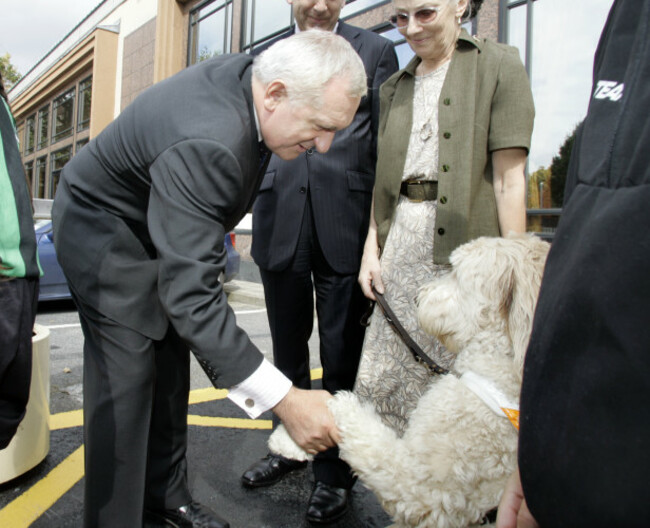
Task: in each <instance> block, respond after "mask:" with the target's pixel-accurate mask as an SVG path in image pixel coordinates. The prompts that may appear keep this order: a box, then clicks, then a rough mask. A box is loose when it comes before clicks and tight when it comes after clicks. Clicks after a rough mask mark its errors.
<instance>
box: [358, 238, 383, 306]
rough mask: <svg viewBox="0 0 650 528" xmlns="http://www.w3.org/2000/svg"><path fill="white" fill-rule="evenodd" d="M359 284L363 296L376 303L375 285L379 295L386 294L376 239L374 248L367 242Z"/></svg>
mask: <svg viewBox="0 0 650 528" xmlns="http://www.w3.org/2000/svg"><path fill="white" fill-rule="evenodd" d="M359 284H360V285H361V290H362V291H363V294H364V295H365V296H366V297H367V298H368V299H371V300H373V301H376V300H377V299H375V294H374V293H373V292H372V286H373V284H374V285H375V288H377V291H378V292H379V293H384V283H383V282H382V281H381V265H380V264H379V247H378V246H377V238H376V237H375V243H374V247H373V244H372V241H371V243H368V241H366V245H365V246H364V250H363V257H362V258H361V269H360V270H359Z"/></svg>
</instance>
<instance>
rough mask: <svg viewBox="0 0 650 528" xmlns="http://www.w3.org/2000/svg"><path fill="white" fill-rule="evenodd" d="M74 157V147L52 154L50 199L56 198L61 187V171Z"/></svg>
mask: <svg viewBox="0 0 650 528" xmlns="http://www.w3.org/2000/svg"><path fill="white" fill-rule="evenodd" d="M71 157H72V145H70V146H69V147H65V148H62V149H61V150H57V151H56V152H54V153H52V157H51V163H50V165H51V168H50V192H49V196H48V198H54V196H55V194H56V188H57V187H58V185H59V178H60V177H61V170H62V169H63V167H64V166H65V164H66V163H68V161H70V158H71Z"/></svg>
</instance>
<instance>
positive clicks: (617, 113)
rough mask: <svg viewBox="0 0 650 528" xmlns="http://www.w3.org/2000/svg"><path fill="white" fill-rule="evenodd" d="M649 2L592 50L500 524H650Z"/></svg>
mask: <svg viewBox="0 0 650 528" xmlns="http://www.w3.org/2000/svg"><path fill="white" fill-rule="evenodd" d="M649 115H650V0H638V1H634V0H616V2H615V3H614V5H613V7H612V9H611V11H610V14H609V18H608V20H607V24H606V26H605V29H604V31H603V33H602V36H601V40H600V43H599V46H598V49H597V52H596V55H595V61H594V77H593V90H592V96H591V101H590V104H589V110H588V113H587V117H586V118H585V121H584V123H583V124H582V127H581V129H580V130H579V131H578V134H577V136H576V140H575V146H574V148H573V152H572V156H571V162H570V167H569V175H568V179H567V186H566V193H565V203H564V208H563V212H562V218H561V220H560V223H559V225H558V228H557V232H556V234H555V237H554V239H553V245H552V247H551V251H550V254H549V257H548V261H547V264H546V269H545V273H544V279H543V281H542V286H541V290H540V296H539V301H538V305H537V311H536V314H535V320H534V326H533V331H532V335H531V339H530V345H529V348H528V352H527V356H526V363H525V367H524V377H523V385H522V391H521V417H520V426H521V429H520V439H519V472H518V474H515V475H513V477H512V479H511V482H510V485H509V487H508V488H507V489H506V492H505V494H504V497H503V500H502V502H501V506H500V508H499V522H498V526H499V527H500V528H510V527H514V526H516V525H517V516H518V515H519V524H518V526H535V525H536V523H538V524H539V525H541V526H549V527H553V528H557V527H563V526H566V527H571V528H576V527H582V526H584V527H589V528H595V527H600V526H602V527H613V526H625V527H626V528H630V527H636V526H638V527H641V526H644V527H646V526H650V494H649V492H648V474H650V450H649V449H648V447H649V446H650V420H649V419H648V409H650V272H649V271H648V270H649V269H650V236H649V235H648V226H649V225H650V205H649V204H650V121H648V116H649Z"/></svg>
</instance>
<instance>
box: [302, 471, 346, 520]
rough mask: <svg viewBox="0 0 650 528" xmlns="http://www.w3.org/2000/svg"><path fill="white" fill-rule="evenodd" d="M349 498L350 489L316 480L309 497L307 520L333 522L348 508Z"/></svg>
mask: <svg viewBox="0 0 650 528" xmlns="http://www.w3.org/2000/svg"><path fill="white" fill-rule="evenodd" d="M349 499H350V490H348V489H345V488H336V487H334V486H330V485H329V484H325V483H324V482H320V481H318V482H316V485H315V486H314V490H313V491H312V492H311V497H309V507H308V508H307V520H308V521H309V522H311V523H316V524H328V523H331V522H334V521H336V520H337V519H339V518H340V517H342V516H343V515H344V514H345V512H346V511H347V510H348V502H349Z"/></svg>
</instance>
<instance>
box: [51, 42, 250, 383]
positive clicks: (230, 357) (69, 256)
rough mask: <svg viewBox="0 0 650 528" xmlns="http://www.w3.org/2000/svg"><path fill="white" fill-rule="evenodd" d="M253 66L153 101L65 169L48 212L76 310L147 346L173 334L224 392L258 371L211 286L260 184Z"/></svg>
mask: <svg viewBox="0 0 650 528" xmlns="http://www.w3.org/2000/svg"><path fill="white" fill-rule="evenodd" d="M251 64H252V59H251V57H249V56H247V55H231V56H224V57H219V58H216V59H212V60H209V61H206V62H202V63H200V64H198V65H195V66H192V67H190V68H187V69H186V70H183V71H182V72H180V73H178V74H177V75H175V76H173V77H171V78H170V79H167V80H165V81H162V82H160V83H158V84H156V85H154V86H153V87H151V88H150V89H148V90H147V91H146V92H145V93H143V94H142V95H141V96H139V97H138V98H137V99H136V100H135V101H134V102H133V104H132V105H130V106H129V107H128V108H126V109H125V110H124V111H123V112H122V113H121V114H120V116H119V117H117V119H116V120H115V121H114V122H113V123H111V124H110V125H109V126H108V127H107V128H106V129H105V130H104V131H103V132H102V133H101V134H100V135H99V136H98V137H97V138H95V139H94V140H92V141H91V142H90V143H89V144H88V145H87V146H85V147H84V148H83V149H82V150H81V151H80V152H79V153H78V154H77V155H76V156H75V157H74V158H73V159H72V160H71V161H70V162H69V163H68V164H67V165H66V166H65V168H64V169H63V174H62V179H61V182H60V184H59V189H58V191H57V196H56V199H55V200H54V206H53V211H52V216H53V220H54V224H55V243H56V249H57V256H58V258H59V261H60V263H61V266H62V267H63V270H64V271H65V274H66V276H67V278H68V280H69V283H70V286H71V288H72V289H73V291H74V292H75V294H76V296H77V297H78V299H79V300H80V301H81V303H82V308H84V307H90V308H91V309H93V310H96V311H97V312H99V313H100V314H102V315H104V316H106V317H108V318H109V319H112V320H114V321H116V322H118V323H120V324H121V325H123V326H126V327H128V328H131V329H133V330H135V331H137V332H140V333H142V334H144V335H145V336H147V337H150V338H152V339H162V338H163V337H164V335H165V333H166V330H167V325H168V322H171V323H172V325H173V326H174V328H175V329H176V331H177V332H178V333H179V335H180V336H181V337H182V338H183V339H184V340H185V342H186V343H187V344H188V345H189V347H190V348H191V349H192V351H193V352H194V353H195V355H196V356H197V358H198V359H199V361H200V362H201V363H202V364H203V366H204V368H205V369H206V372H207V373H208V375H209V376H210V378H211V379H212V380H213V382H216V380H217V379H218V380H219V385H220V386H226V387H228V386H232V385H233V384H236V383H239V382H241V381H242V380H244V379H246V378H247V377H248V376H249V375H250V374H252V372H253V371H254V370H255V369H256V368H257V367H258V366H259V365H260V363H261V362H262V359H263V356H262V354H261V353H260V352H259V350H257V348H256V347H255V346H254V345H253V344H252V343H251V342H250V340H249V339H248V336H247V335H246V333H245V332H244V331H242V330H241V329H239V328H238V327H237V326H236V324H235V317H234V315H233V313H232V311H231V310H230V309H229V308H228V305H227V299H226V296H225V295H224V294H223V290H222V287H221V284H220V283H219V280H218V277H219V274H220V272H221V271H222V270H223V269H224V267H225V262H226V253H225V250H224V244H223V239H224V235H225V233H226V232H228V231H229V230H231V229H232V228H233V227H234V226H235V225H236V224H237V222H238V221H239V220H240V219H241V218H242V216H243V215H244V214H245V213H246V211H248V210H249V208H250V206H251V205H252V199H253V197H254V196H255V193H256V191H257V188H258V187H259V184H260V182H261V177H262V175H263V170H260V167H259V165H260V150H259V143H258V133H257V128H256V125H255V119H254V112H253V96H252V88H251V75H252V69H251ZM84 305H85V306H84Z"/></svg>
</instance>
